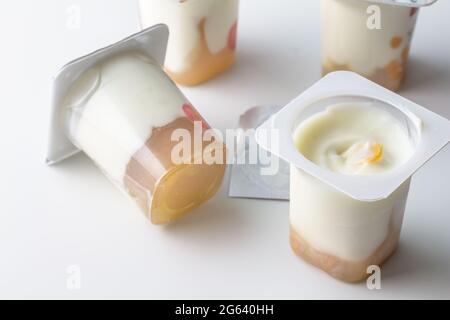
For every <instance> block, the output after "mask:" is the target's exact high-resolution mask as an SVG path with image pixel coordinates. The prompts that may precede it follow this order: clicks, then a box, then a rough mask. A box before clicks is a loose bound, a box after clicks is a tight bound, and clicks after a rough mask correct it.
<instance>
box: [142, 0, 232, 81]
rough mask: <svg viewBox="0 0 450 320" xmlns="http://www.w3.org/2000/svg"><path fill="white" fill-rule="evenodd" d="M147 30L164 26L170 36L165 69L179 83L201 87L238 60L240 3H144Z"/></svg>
mask: <svg viewBox="0 0 450 320" xmlns="http://www.w3.org/2000/svg"><path fill="white" fill-rule="evenodd" d="M139 4H140V16H141V24H142V26H143V27H149V26H152V25H155V24H158V23H164V24H166V25H167V26H168V27H169V30H170V36H169V44H168V49H167V56H166V60H165V69H166V72H167V73H168V74H169V75H170V77H171V78H172V79H173V80H174V81H176V82H177V83H179V84H183V85H197V84H199V83H201V82H204V81H206V80H208V79H210V78H212V77H214V76H216V75H218V74H220V73H222V72H224V71H225V70H227V69H228V68H229V67H230V66H231V65H232V64H233V63H234V61H235V49H236V36H237V19H238V9H239V0H184V1H180V0H140V1H139Z"/></svg>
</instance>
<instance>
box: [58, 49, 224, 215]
mask: <svg viewBox="0 0 450 320" xmlns="http://www.w3.org/2000/svg"><path fill="white" fill-rule="evenodd" d="M63 108H64V109H65V118H66V122H65V123H66V133H67V136H68V137H69V138H70V140H71V141H72V142H73V144H74V145H76V146H77V147H78V148H79V149H80V150H82V151H84V152H85V153H86V154H87V155H88V156H89V157H90V158H91V159H92V160H93V161H94V162H95V163H96V164H97V166H98V167H99V168H100V169H101V170H102V171H103V172H104V173H105V174H106V175H107V176H108V177H109V178H110V179H111V180H112V181H113V182H114V183H115V184H116V185H117V186H118V187H119V188H120V189H122V190H123V191H124V192H125V193H126V194H128V195H129V196H131V197H132V198H133V199H134V200H135V201H136V202H137V203H138V205H139V206H140V208H141V209H142V210H143V211H144V213H145V214H146V215H147V216H148V217H149V218H150V219H151V221H152V222H153V223H155V224H161V223H167V222H170V221H172V220H174V219H177V218H179V217H180V216H182V215H183V214H184V213H186V212H188V211H190V210H191V209H193V208H195V207H197V206H199V205H201V204H202V203H203V202H205V201H207V200H208V199H209V198H211V197H212V196H213V195H214V194H215V193H216V191H217V190H218V188H219V186H220V185H221V182H222V178H223V175H224V171H225V164H224V163H225V161H224V159H222V160H221V161H217V163H212V164H211V163H210V164H206V163H205V162H204V161H203V157H204V154H203V153H202V150H207V147H208V146H209V149H208V150H210V151H211V152H212V150H215V151H214V152H219V153H221V154H223V157H225V146H224V144H223V143H222V141H219V140H217V139H213V142H203V140H202V137H203V134H204V132H205V130H206V129H208V128H209V125H208V124H207V123H206V122H205V120H204V119H203V118H202V117H201V116H200V114H199V113H198V112H197V111H196V110H195V108H194V107H192V106H191V104H190V103H189V102H188V101H187V100H186V98H185V97H184V96H183V94H182V93H181V92H180V91H179V89H178V88H177V87H176V86H175V85H174V84H173V82H172V81H171V80H170V79H169V78H168V77H167V75H166V74H165V73H164V71H163V70H162V68H161V67H160V66H159V65H158V64H157V63H156V62H155V61H153V59H152V58H150V57H149V56H146V55H144V54H141V53H137V52H126V53H121V54H118V55H114V56H112V57H108V58H107V59H104V60H102V61H101V62H99V63H98V64H96V65H94V66H92V67H91V68H90V69H88V70H87V71H86V72H84V73H83V74H82V75H81V76H80V77H79V78H78V79H77V80H76V81H75V82H74V84H73V85H72V87H71V88H70V90H69V91H68V93H67V95H66V98H65V100H64V104H63ZM177 129H182V132H185V133H187V134H188V137H189V141H187V142H188V144H189V145H192V146H194V145H195V142H194V139H200V140H199V141H200V144H197V145H195V148H196V149H194V148H192V149H191V150H189V152H185V153H183V154H182V155H181V156H180V157H181V158H182V161H179V160H177V161H174V156H173V150H174V149H175V148H176V146H177V145H178V144H179V141H177V140H176V139H174V137H173V134H174V132H175V131H176V130H177ZM196 134H197V135H200V138H198V136H197V138H196V136H195V135H196ZM185 142H186V141H185ZM211 146H215V147H214V148H212V147H211ZM197 149H198V150H200V153H199V152H198V150H197ZM205 152H206V151H205ZM219 156H220V155H219ZM198 160H200V161H198ZM197 163H198V164H197Z"/></svg>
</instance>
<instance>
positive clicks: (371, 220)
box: [256, 72, 450, 282]
mask: <svg viewBox="0 0 450 320" xmlns="http://www.w3.org/2000/svg"><path fill="white" fill-rule="evenodd" d="M274 129H275V130H279V136H280V140H279V141H267V139H265V137H266V136H267V135H264V134H263V133H264V131H266V130H274ZM256 137H257V141H258V143H259V144H260V145H261V146H262V147H263V148H265V149H267V150H269V151H271V152H273V153H275V154H276V155H278V156H279V157H281V158H282V159H284V160H286V161H289V162H290V164H291V183H290V199H291V200H290V201H291V202H290V225H291V232H290V243H291V247H292V248H293V250H294V252H295V253H296V254H297V255H298V256H300V257H301V258H303V259H304V260H306V261H308V262H310V263H311V264H313V265H315V266H317V267H318V268H320V269H322V270H324V271H326V272H327V273H329V274H330V275H332V276H333V277H336V278H338V279H340V280H343V281H347V282H356V281H361V280H363V279H364V278H366V277H367V276H368V275H369V274H368V272H367V271H368V267H369V266H372V265H376V266H380V265H381V264H382V263H383V262H384V261H386V260H387V259H388V258H389V257H390V256H391V255H392V253H393V252H394V251H395V249H396V247H397V245H398V240H399V237H400V231H401V226H402V221H403V215H404V211H405V206H406V202H407V197H408V191H409V186H410V181H411V176H412V175H413V174H414V173H415V172H416V171H417V170H418V169H419V168H420V167H421V166H422V165H423V164H424V163H425V162H427V161H428V160H429V159H430V158H432V157H433V156H434V155H435V154H436V153H437V152H438V151H439V150H441V149H442V148H443V147H444V146H446V145H447V144H448V143H449V142H450V121H448V120H446V119H444V118H442V117H440V116H438V115H436V114H434V113H432V112H430V111H428V110H426V109H424V108H422V107H420V106H418V105H416V104H414V103H413V102H411V101H408V100H406V99H404V98H402V97H400V96H398V95H396V94H395V93H393V92H390V91H388V90H386V89H384V88H381V87H380V86H377V85H376V84H374V83H372V82H370V81H369V80H366V79H364V78H362V77H360V76H358V75H356V74H354V73H351V72H336V73H332V74H330V75H328V76H326V77H324V78H323V79H322V80H321V81H319V82H318V83H317V84H315V85H314V86H313V87H311V88H310V89H309V90H307V91H306V92H305V93H303V94H302V95H300V96H299V97H298V98H296V99H295V100H294V101H292V102H291V103H290V104H288V105H287V106H286V107H285V108H284V109H282V110H281V111H280V112H278V113H277V114H276V115H274V116H273V117H272V118H271V119H270V120H268V121H267V122H266V123H265V124H263V125H262V126H261V127H260V128H259V129H258V130H257V134H256Z"/></svg>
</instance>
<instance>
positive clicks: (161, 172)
mask: <svg viewBox="0 0 450 320" xmlns="http://www.w3.org/2000/svg"><path fill="white" fill-rule="evenodd" d="M177 129H184V130H186V132H189V134H190V136H191V137H194V125H193V122H192V120H191V119H188V118H178V119H176V120H175V121H174V122H172V123H170V124H168V125H166V126H164V127H160V128H154V129H153V131H152V134H151V136H150V138H149V139H148V140H147V142H146V144H145V145H144V146H142V148H141V149H139V150H138V151H137V152H136V153H135V154H134V155H133V157H132V159H131V160H130V162H129V163H128V166H127V170H126V175H125V178H124V184H125V188H126V190H127V192H128V193H129V194H130V195H131V196H132V197H133V198H134V199H135V200H136V202H137V203H138V204H139V206H140V207H141V209H142V210H143V211H144V212H145V213H146V214H147V215H149V217H150V218H151V220H152V222H153V223H155V224H161V223H167V222H170V221H172V220H175V219H177V218H179V217H181V216H182V215H184V214H185V213H186V212H188V211H190V210H192V209H194V208H195V207H198V206H200V205H201V204H202V203H204V202H206V201H207V200H208V199H210V198H211V197H212V196H213V195H214V194H215V193H216V192H217V190H218V188H219V187H220V185H221V182H222V179H223V175H224V172H225V162H224V161H225V155H226V152H225V149H224V146H223V144H222V143H221V142H220V141H218V142H217V149H216V150H217V152H220V153H221V154H222V156H221V157H220V155H219V157H220V158H221V162H220V163H219V164H206V163H202V164H194V155H195V151H194V150H192V154H191V156H189V159H188V164H175V163H174V162H173V161H172V156H171V155H172V150H173V149H174V147H175V146H176V144H178V143H179V142H177V141H173V140H172V133H173V132H174V130H177ZM193 144H194V142H193V140H192V141H191V145H193ZM208 145H210V142H203V144H202V150H206V148H207V146H208ZM219 157H218V158H219Z"/></svg>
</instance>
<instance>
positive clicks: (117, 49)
mask: <svg viewBox="0 0 450 320" xmlns="http://www.w3.org/2000/svg"><path fill="white" fill-rule="evenodd" d="M168 37H169V29H168V28H167V26H166V25H163V24H159V25H155V26H153V27H150V28H148V29H145V30H143V31H141V32H139V33H136V34H134V35H132V36H130V37H128V38H125V39H123V40H121V41H119V42H117V43H115V44H113V45H110V46H108V47H105V48H102V49H99V50H97V51H95V52H92V53H90V54H88V55H86V56H83V57H81V58H78V59H76V60H74V61H72V62H69V63H68V64H66V65H65V66H64V67H63V68H62V69H61V70H60V71H59V72H58V74H57V75H56V77H55V80H54V83H53V92H52V113H51V121H50V137H49V145H48V150H47V159H46V162H47V164H49V165H51V164H54V163H57V162H59V161H62V160H64V159H66V158H68V157H70V156H72V155H74V154H76V153H78V152H79V149H78V148H77V147H76V146H74V145H73V143H72V142H71V141H70V140H69V139H68V138H67V136H66V130H65V121H64V120H65V119H64V110H63V108H62V105H63V102H64V99H65V98H66V94H67V92H68V91H69V89H70V88H71V87H72V86H73V84H74V83H75V81H76V80H77V79H78V78H79V77H80V76H81V75H83V74H84V73H85V72H86V71H88V70H90V69H91V68H92V67H94V66H95V65H96V64H97V63H99V62H101V61H103V60H104V59H107V58H108V57H111V56H114V55H116V54H120V53H124V52H128V51H136V52H141V53H143V54H146V55H149V56H150V57H152V58H153V59H154V60H155V61H156V62H157V63H158V64H160V65H163V63H164V58H165V55H166V48H167V40H168Z"/></svg>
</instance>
